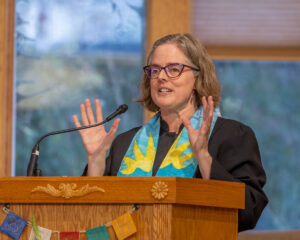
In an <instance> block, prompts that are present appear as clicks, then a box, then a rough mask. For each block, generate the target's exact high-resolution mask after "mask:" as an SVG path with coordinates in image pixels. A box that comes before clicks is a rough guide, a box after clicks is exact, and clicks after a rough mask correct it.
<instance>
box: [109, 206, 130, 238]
mask: <svg viewBox="0 0 300 240" xmlns="http://www.w3.org/2000/svg"><path fill="white" fill-rule="evenodd" d="M112 226H113V228H114V230H115V233H116V235H117V237H118V239H119V240H123V239H125V238H127V237H129V236H130V235H132V234H134V233H136V227H135V224H134V222H133V219H132V217H131V215H130V214H129V212H127V213H125V214H124V215H122V216H120V217H118V218H116V219H114V220H112Z"/></svg>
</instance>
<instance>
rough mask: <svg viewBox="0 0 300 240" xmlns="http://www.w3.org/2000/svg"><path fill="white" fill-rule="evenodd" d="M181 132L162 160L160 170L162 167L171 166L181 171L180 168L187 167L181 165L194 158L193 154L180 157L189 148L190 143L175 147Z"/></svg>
mask: <svg viewBox="0 0 300 240" xmlns="http://www.w3.org/2000/svg"><path fill="white" fill-rule="evenodd" d="M182 132H183V131H181V133H180V134H179V136H178V137H177V139H176V141H175V142H174V143H173V145H172V147H171V148H170V150H169V152H168V154H167V156H166V157H165V159H164V160H163V162H162V164H161V166H160V168H164V167H167V166H169V165H170V164H173V166H174V167H175V168H177V169H182V168H185V167H187V165H183V163H184V162H185V161H187V160H189V159H191V158H193V157H194V153H191V154H187V155H184V156H180V154H182V153H183V152H184V151H185V150H186V149H187V148H188V147H189V146H190V142H186V143H183V144H181V145H180V146H178V147H176V146H177V143H178V140H179V138H180V137H181V134H182Z"/></svg>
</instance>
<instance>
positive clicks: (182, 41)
mask: <svg viewBox="0 0 300 240" xmlns="http://www.w3.org/2000/svg"><path fill="white" fill-rule="evenodd" d="M163 44H175V45H176V46H177V47H178V48H179V49H180V50H181V51H182V52H183V54H184V55H185V57H186V58H187V60H188V62H189V64H190V65H191V66H192V67H194V68H198V69H200V71H198V72H197V71H194V76H195V100H196V104H197V106H198V107H199V106H200V105H202V102H201V98H202V97H203V96H206V97H208V96H212V97H213V101H214V105H215V107H216V106H218V105H219V101H220V95H221V94H220V84H219V81H218V78H217V74H216V70H215V66H214V63H213V61H212V60H211V58H210V57H209V56H208V54H207V51H206V49H205V48H204V46H203V45H202V44H201V43H200V42H199V41H198V40H197V39H196V38H195V37H193V36H192V35H191V34H189V33H185V34H179V33H178V34H171V35H167V36H165V37H162V38H160V39H158V40H157V41H156V42H155V43H154V44H153V46H152V49H151V51H150V53H149V55H148V58H147V62H146V65H149V64H151V61H152V56H153V53H154V51H155V50H156V48H157V47H158V46H161V45H163ZM140 91H141V97H140V98H139V99H137V100H136V101H137V102H140V103H141V104H142V105H143V106H144V107H145V108H147V109H148V110H150V111H152V112H156V111H158V110H159V107H158V106H157V105H156V104H155V103H154V102H153V100H152V98H151V89H150V79H149V78H148V77H147V75H146V74H144V75H143V78H142V80H141V82H140Z"/></svg>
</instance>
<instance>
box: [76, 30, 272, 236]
mask: <svg viewBox="0 0 300 240" xmlns="http://www.w3.org/2000/svg"><path fill="white" fill-rule="evenodd" d="M144 72H145V73H144V76H143V80H142V82H141V98H140V99H139V100H137V101H139V102H141V103H142V104H143V106H144V107H146V108H147V109H149V110H150V111H154V112H156V111H158V113H157V114H156V115H155V116H154V117H153V118H151V119H150V120H149V122H148V123H147V124H145V125H144V126H142V127H138V128H134V129H131V130H129V131H128V132H125V133H123V134H120V135H119V136H117V137H116V139H115V140H114V141H113V138H114V135H115V133H116V131H117V128H118V124H119V121H120V119H117V120H115V121H114V123H113V124H112V127H111V129H110V131H109V132H106V131H105V129H104V127H103V126H101V127H98V128H96V129H95V128H92V129H86V130H82V131H81V132H80V135H81V138H82V141H83V144H84V146H85V149H86V151H87V158H88V167H87V169H86V172H85V174H87V175H89V176H102V175H113V176H114V175H117V176H180V177H199V178H200V177H202V178H204V179H217V180H227V181H241V182H244V183H245V184H246V209H245V210H241V211H240V212H239V231H243V230H246V229H250V228H253V227H254V226H255V224H256V222H257V220H258V218H259V216H260V214H261V212H262V210H263V208H264V207H265V205H266V204H267V202H268V200H267V197H266V195H265V194H264V192H263V190H262V188H263V186H264V184H265V181H266V176H265V172H264V170H263V167H262V164H261V160H260V154H259V148H258V145H257V141H256V138H255V135H254V133H253V131H252V130H251V129H250V128H249V127H247V126H245V125H243V124H242V123H239V122H237V121H233V120H228V119H224V118H222V117H220V116H219V114H218V112H217V111H215V110H214V109H215V108H216V107H217V106H218V104H219V100H220V86H219V83H218V80H217V76H216V72H215V68H214V65H213V63H212V61H211V60H210V58H209V57H208V55H207V53H206V50H205V49H204V47H203V46H202V45H201V44H200V42H199V41H198V40H196V39H195V38H194V37H193V36H191V35H190V34H173V35H168V36H165V37H163V38H161V39H159V40H157V41H156V42H155V43H154V45H153V48H152V50H151V52H150V54H149V56H148V59H147V65H146V66H145V67H144ZM95 105H96V120H95V119H94V114H93V111H92V107H91V103H90V101H89V100H86V101H85V105H83V104H82V105H81V106H80V109H81V118H82V123H83V125H90V124H94V123H95V122H100V121H102V111H101V105H100V102H99V100H96V101H95ZM73 120H74V123H75V125H76V127H80V126H81V124H80V122H79V120H78V118H77V117H76V116H73ZM109 149H110V153H109V156H108V157H107V158H106V153H107V151H108V150H109Z"/></svg>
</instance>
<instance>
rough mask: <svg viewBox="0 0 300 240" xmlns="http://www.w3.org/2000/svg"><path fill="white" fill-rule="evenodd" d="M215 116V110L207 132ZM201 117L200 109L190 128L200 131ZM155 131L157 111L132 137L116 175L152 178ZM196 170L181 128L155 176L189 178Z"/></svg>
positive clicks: (194, 161) (186, 137)
mask: <svg viewBox="0 0 300 240" xmlns="http://www.w3.org/2000/svg"><path fill="white" fill-rule="evenodd" d="M218 116H220V113H219V111H218V109H216V110H215V111H214V114H213V121H212V125H211V131H212V129H213V128H214V124H215V122H216V120H217V118H218ZM202 118H203V109H202V107H200V108H198V109H197V111H196V112H195V113H194V115H193V116H192V117H191V119H190V121H191V124H192V126H193V128H194V129H199V128H200V126H201V122H202ZM159 132H160V112H159V113H157V114H156V115H155V116H154V117H152V118H151V119H150V120H149V121H148V123H147V124H146V125H144V126H143V127H142V128H140V129H139V131H138V132H137V133H136V134H135V136H134V138H133V140H132V141H131V144H130V146H129V148H128V150H127V152H126V154H125V156H124V158H123V160H122V163H121V166H120V169H119V171H118V174H117V176H132V177H137V176H144V177H145V176H149V177H150V176H152V168H153V163H154V159H155V154H156V150H157V144H158V138H159ZM197 167H198V162H197V160H196V159H195V157H194V153H193V151H192V148H191V146H190V142H189V137H188V133H187V130H186V128H183V130H182V131H181V133H180V134H179V135H178V137H177V138H176V140H175V141H174V143H173V145H172V146H171V148H170V149H169V151H168V153H167V155H166V157H165V158H164V160H163V162H162V163H161V165H160V167H159V169H158V171H157V173H156V176H168V177H188V178H192V177H193V176H194V173H195V171H196V169H197Z"/></svg>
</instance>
